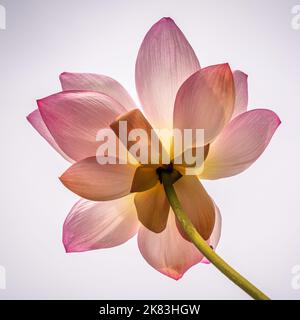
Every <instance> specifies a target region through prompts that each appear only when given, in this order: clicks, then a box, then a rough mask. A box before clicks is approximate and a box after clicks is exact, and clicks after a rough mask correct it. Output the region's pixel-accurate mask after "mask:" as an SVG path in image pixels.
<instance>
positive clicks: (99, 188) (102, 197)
mask: <svg viewBox="0 0 300 320" xmlns="http://www.w3.org/2000/svg"><path fill="white" fill-rule="evenodd" d="M135 170H136V168H135V167H134V166H132V165H129V164H118V159H116V164H112V163H111V164H99V163H98V162H97V159H96V157H90V158H87V159H84V160H81V161H79V162H77V163H75V164H73V165H72V166H71V167H70V168H69V169H68V170H67V171H65V173H64V174H63V175H62V176H61V177H60V180H61V181H62V183H63V184H64V185H65V186H66V187H67V188H68V189H70V190H71V191H73V192H74V193H76V194H78V195H79V196H81V197H82V198H85V199H89V200H93V201H106V200H113V199H117V198H121V197H123V196H126V195H128V194H129V193H130V190H131V185H132V181H133V177H134V172H135Z"/></svg>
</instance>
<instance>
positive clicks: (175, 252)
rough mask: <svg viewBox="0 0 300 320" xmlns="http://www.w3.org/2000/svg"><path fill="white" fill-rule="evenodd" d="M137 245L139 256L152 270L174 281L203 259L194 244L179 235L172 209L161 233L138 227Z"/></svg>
mask: <svg viewBox="0 0 300 320" xmlns="http://www.w3.org/2000/svg"><path fill="white" fill-rule="evenodd" d="M138 245H139V249H140V252H141V254H142V255H143V257H144V258H145V260H146V261H147V262H148V263H149V264H150V265H151V266H152V267H153V268H155V269H156V270H157V271H159V272H161V273H162V274H164V275H166V276H168V277H171V278H173V279H175V280H178V279H180V278H181V277H182V276H183V274H184V273H185V272H186V271H187V270H188V269H189V268H190V267H192V266H193V265H195V264H196V263H199V262H200V261H201V260H202V258H203V255H202V254H201V253H200V252H199V251H198V250H197V249H196V247H195V246H194V244H192V243H191V242H189V241H187V240H185V239H184V238H183V237H182V236H181V234H180V233H179V231H178V229H177V227H176V222H175V216H174V213H173V211H172V209H170V213H169V218H168V223H167V226H166V228H165V230H164V231H163V232H161V233H158V234H157V233H154V232H152V231H150V230H148V229H147V228H146V227H144V226H141V227H140V230H139V232H138Z"/></svg>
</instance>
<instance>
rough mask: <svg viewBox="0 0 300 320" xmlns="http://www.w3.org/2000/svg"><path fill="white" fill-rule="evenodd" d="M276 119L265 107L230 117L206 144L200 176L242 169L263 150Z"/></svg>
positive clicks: (277, 122)
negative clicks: (207, 146) (218, 132)
mask: <svg viewBox="0 0 300 320" xmlns="http://www.w3.org/2000/svg"><path fill="white" fill-rule="evenodd" d="M280 123H281V122H280V119H279V118H278V116H277V115H276V113H274V112H273V111H271V110H267V109H255V110H251V111H248V112H245V113H242V114H240V115H239V116H237V117H236V118H234V119H233V120H232V121H231V122H230V123H229V124H228V125H227V127H226V128H225V129H224V130H223V132H222V133H221V134H220V135H219V136H218V138H217V139H216V141H214V142H213V143H212V144H211V145H210V149H209V153H208V157H207V159H206V161H205V164H204V171H203V173H202V174H201V177H202V178H204V179H219V178H225V177H229V176H233V175H236V174H238V173H241V172H242V171H244V170H246V169H247V168H248V167H250V166H251V164H252V163H253V162H255V160H256V159H257V158H258V157H259V156H260V155H261V154H262V153H263V151H264V150H265V148H266V147H267V145H268V144H269V142H270V140H271V138H272V136H273V134H274V132H275V131H276V129H277V127H278V126H279V125H280Z"/></svg>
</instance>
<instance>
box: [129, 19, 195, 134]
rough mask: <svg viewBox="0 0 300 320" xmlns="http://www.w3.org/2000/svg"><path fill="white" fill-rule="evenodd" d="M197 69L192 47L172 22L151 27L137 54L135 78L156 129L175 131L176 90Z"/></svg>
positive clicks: (140, 96)
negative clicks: (173, 121)
mask: <svg viewBox="0 0 300 320" xmlns="http://www.w3.org/2000/svg"><path fill="white" fill-rule="evenodd" d="M198 69H200V65H199V62H198V59H197V57H196V55H195V53H194V51H193V49H192V47H191V46H190V44H189V43H188V41H187V40H186V38H185V36H184V35H183V33H182V32H181V30H180V29H179V28H178V27H177V25H176V24H175V22H174V21H173V20H172V19H170V18H163V19H161V20H159V21H158V22H157V23H156V24H154V25H153V26H152V28H151V29H150V30H149V32H148V33H147V34H146V36H145V38H144V40H143V43H142V45H141V47H140V50H139V53H138V57H137V61H136V69H135V79H136V88H137V92H138V95H139V98H140V101H141V105H142V107H143V109H144V111H145V114H146V116H147V118H148V119H149V121H150V123H151V124H152V126H153V127H154V128H155V129H157V128H166V129H172V117H173V109H174V101H175V96H176V93H177V90H178V89H179V87H180V86H181V84H182V83H183V82H184V81H185V80H186V79H187V78H188V77H189V76H190V75H191V74H193V73H194V72H195V71H197V70H198Z"/></svg>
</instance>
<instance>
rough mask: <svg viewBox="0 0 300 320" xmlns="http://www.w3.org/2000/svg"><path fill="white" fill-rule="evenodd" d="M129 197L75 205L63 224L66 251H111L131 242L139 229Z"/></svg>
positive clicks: (131, 197)
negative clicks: (103, 249)
mask: <svg viewBox="0 0 300 320" xmlns="http://www.w3.org/2000/svg"><path fill="white" fill-rule="evenodd" d="M133 197H134V195H132V194H131V195H128V196H126V197H123V198H120V199H116V200H112V201H104V202H102V201H101V202H93V201H89V200H84V199H81V200H80V201H78V202H77V203H76V204H75V206H74V207H73V208H72V210H71V212H70V213H69V215H68V217H67V219H66V220H65V223H64V228H63V243H64V246H65V248H66V251H67V252H81V251H88V250H95V249H102V248H111V247H114V246H118V245H120V244H122V243H124V242H126V241H127V240H129V239H130V238H132V237H133V236H134V235H135V234H136V233H137V230H138V228H139V222H138V219H137V215H136V209H135V206H134V203H133Z"/></svg>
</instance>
